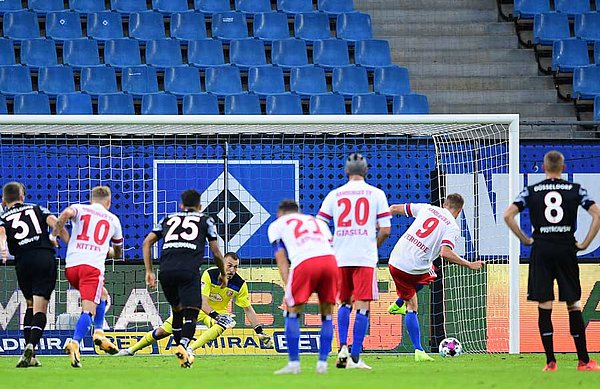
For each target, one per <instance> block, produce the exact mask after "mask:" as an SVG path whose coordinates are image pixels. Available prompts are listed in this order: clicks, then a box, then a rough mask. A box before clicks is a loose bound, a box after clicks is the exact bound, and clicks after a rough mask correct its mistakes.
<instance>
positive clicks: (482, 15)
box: [359, 1, 498, 25]
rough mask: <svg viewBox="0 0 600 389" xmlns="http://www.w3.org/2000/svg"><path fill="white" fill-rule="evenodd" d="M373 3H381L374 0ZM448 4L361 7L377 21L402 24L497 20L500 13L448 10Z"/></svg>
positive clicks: (383, 3)
mask: <svg viewBox="0 0 600 389" xmlns="http://www.w3.org/2000/svg"><path fill="white" fill-rule="evenodd" d="M373 3H379V2H377V1H373ZM381 3H382V6H384V5H389V4H393V2H381ZM446 8H448V6H447V5H446V6H445V7H444V8H442V9H438V10H431V9H427V8H425V7H423V9H421V10H408V11H390V10H389V9H386V8H378V9H374V10H368V9H366V8H359V10H361V11H363V12H368V13H369V14H370V15H371V19H372V20H373V21H374V22H375V23H393V24H396V25H400V24H403V23H440V22H441V23H468V22H474V23H478V22H485V21H490V22H497V21H498V13H497V12H496V9H490V10H470V9H467V10H448V9H446Z"/></svg>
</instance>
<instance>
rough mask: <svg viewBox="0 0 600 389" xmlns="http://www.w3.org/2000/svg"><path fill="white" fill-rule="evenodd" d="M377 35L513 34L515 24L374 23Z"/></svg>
mask: <svg viewBox="0 0 600 389" xmlns="http://www.w3.org/2000/svg"><path fill="white" fill-rule="evenodd" d="M373 34H375V35H376V36H397V37H401V36H439V35H447V36H469V35H475V36H476V35H512V36H515V29H514V26H513V25H512V24H510V23H461V24H458V23H436V24H432V25H430V24H421V23H403V24H400V25H395V24H391V23H390V24H379V23H375V24H373Z"/></svg>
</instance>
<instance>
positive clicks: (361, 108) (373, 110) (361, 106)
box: [352, 94, 388, 115]
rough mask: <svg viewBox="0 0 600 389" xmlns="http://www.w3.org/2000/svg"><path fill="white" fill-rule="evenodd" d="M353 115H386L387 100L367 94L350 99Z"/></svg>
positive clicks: (380, 96) (383, 97)
mask: <svg viewBox="0 0 600 389" xmlns="http://www.w3.org/2000/svg"><path fill="white" fill-rule="evenodd" d="M352 114H353V115H387V114H388V106H387V98H386V97H385V96H382V95H376V94H368V95H358V96H354V97H352Z"/></svg>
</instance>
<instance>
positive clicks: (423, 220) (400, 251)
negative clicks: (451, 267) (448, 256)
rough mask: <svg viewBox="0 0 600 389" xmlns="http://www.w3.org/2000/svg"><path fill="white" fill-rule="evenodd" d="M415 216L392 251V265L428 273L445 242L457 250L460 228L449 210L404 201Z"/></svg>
mask: <svg viewBox="0 0 600 389" xmlns="http://www.w3.org/2000/svg"><path fill="white" fill-rule="evenodd" d="M405 211H406V215H407V216H410V217H414V218H416V219H415V221H413V222H412V224H411V225H410V227H408V230H406V232H405V233H404V235H402V237H401V238H400V240H398V243H396V246H394V249H393V250H392V252H391V254H390V261H389V263H390V265H392V266H394V267H395V268H397V269H400V270H402V271H403V272H405V273H408V274H425V273H427V272H428V271H429V270H430V269H431V266H432V264H433V261H434V260H435V259H436V258H437V257H439V255H440V250H441V248H442V246H443V245H446V246H449V247H450V248H452V249H454V246H455V245H456V240H457V239H458V237H459V235H460V228H459V227H458V223H456V219H455V218H454V216H452V214H451V213H450V211H448V210H447V209H445V208H440V207H436V206H434V205H429V204H405Z"/></svg>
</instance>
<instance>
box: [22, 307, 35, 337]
mask: <svg viewBox="0 0 600 389" xmlns="http://www.w3.org/2000/svg"><path fill="white" fill-rule="evenodd" d="M32 320H33V308H27V309H26V310H25V317H24V318H23V337H24V338H25V344H29V343H30V342H31V321H32Z"/></svg>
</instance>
